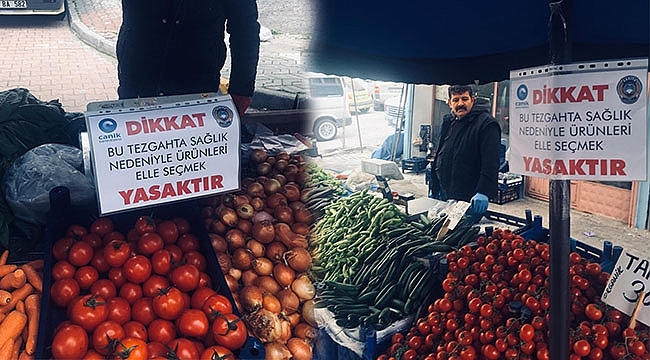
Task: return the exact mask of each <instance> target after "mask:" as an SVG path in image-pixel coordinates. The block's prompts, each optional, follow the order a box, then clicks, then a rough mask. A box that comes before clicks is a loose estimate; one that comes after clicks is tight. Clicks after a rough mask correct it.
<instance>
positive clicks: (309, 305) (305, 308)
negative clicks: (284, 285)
mask: <svg viewBox="0 0 650 360" xmlns="http://www.w3.org/2000/svg"><path fill="white" fill-rule="evenodd" d="M315 308H316V302H315V301H314V300H307V301H305V302H303V303H302V306H301V309H300V313H301V315H302V319H303V320H305V322H306V323H307V324H309V325H311V326H318V323H317V322H316V315H315V314H314V309H315Z"/></svg>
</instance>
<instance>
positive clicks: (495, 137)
mask: <svg viewBox="0 0 650 360" xmlns="http://www.w3.org/2000/svg"><path fill="white" fill-rule="evenodd" d="M475 101H476V98H475V97H474V95H473V92H472V87H471V86H463V85H454V86H450V87H449V100H448V104H449V106H450V107H451V112H452V113H451V114H449V115H447V116H445V118H444V119H443V124H442V128H441V134H440V142H439V144H438V149H437V151H436V155H435V159H434V162H433V164H432V170H433V171H432V177H435V178H434V181H431V182H430V183H431V184H432V186H433V188H432V189H431V193H432V196H433V197H436V198H438V199H440V200H448V199H455V200H463V201H467V202H470V203H471V207H470V209H469V210H468V213H472V214H474V215H475V216H476V220H478V219H480V216H482V215H483V213H485V211H486V210H487V208H488V199H489V198H494V197H496V195H497V182H498V177H499V149H500V145H501V127H500V126H499V123H498V122H497V121H496V120H495V119H494V118H493V117H492V116H490V113H489V112H488V109H487V108H486V107H481V106H477V105H476V104H475ZM435 180H437V181H435Z"/></svg>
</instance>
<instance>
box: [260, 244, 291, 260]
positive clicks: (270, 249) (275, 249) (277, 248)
mask: <svg viewBox="0 0 650 360" xmlns="http://www.w3.org/2000/svg"><path fill="white" fill-rule="evenodd" d="M286 251H287V247H286V246H284V244H283V243H281V242H279V241H273V242H271V243H269V244H268V245H266V252H265V255H266V257H267V258H269V259H271V261H273V262H274V263H275V262H281V261H283V258H282V255H284V253H285V252H286Z"/></svg>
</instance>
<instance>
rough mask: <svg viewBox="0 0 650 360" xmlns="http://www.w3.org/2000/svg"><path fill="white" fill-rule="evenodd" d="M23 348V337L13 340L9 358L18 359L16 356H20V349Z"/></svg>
mask: <svg viewBox="0 0 650 360" xmlns="http://www.w3.org/2000/svg"><path fill="white" fill-rule="evenodd" d="M22 346H23V337H22V336H19V337H17V338H16V340H14V347H13V349H12V350H11V358H12V359H18V356H20V348H21V347H22Z"/></svg>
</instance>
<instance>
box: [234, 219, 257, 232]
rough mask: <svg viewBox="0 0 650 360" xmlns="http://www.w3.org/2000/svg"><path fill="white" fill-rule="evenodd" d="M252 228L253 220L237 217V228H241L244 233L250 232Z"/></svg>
mask: <svg viewBox="0 0 650 360" xmlns="http://www.w3.org/2000/svg"><path fill="white" fill-rule="evenodd" d="M252 228H253V222H252V221H250V220H248V219H239V221H237V229H239V230H241V231H242V232H243V233H244V234H250V232H251V229H252Z"/></svg>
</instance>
